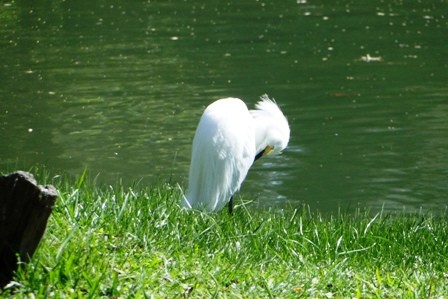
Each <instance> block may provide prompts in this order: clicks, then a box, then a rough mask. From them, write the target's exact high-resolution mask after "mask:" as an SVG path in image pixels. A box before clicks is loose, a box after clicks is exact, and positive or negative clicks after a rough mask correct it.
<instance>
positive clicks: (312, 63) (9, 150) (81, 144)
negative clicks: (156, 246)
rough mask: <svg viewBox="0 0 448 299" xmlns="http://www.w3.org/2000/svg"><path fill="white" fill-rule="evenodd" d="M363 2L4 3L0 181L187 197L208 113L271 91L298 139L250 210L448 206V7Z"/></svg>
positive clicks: (254, 189)
mask: <svg viewBox="0 0 448 299" xmlns="http://www.w3.org/2000/svg"><path fill="white" fill-rule="evenodd" d="M361 2H363V3H358V1H337V2H335V3H331V4H328V3H327V1H311V0H299V1H277V2H276V3H268V2H263V1H229V2H215V3H212V2H207V1H155V2H152V1H146V2H144V1H141V2H138V3H130V2H125V1H95V2H92V1H89V2H88V1H76V2H71V1H62V2H61V1H47V2H45V3H39V4H35V5H31V4H29V3H27V2H26V1H13V2H4V3H2V4H1V6H0V34H1V36H2V38H1V39H0V44H1V46H0V62H1V72H0V80H1V81H0V82H1V90H0V140H1V146H0V159H1V160H0V169H11V168H25V169H26V168H29V167H30V166H32V165H36V164H38V165H42V164H43V165H45V166H46V167H47V168H49V169H51V170H53V171H54V172H55V173H58V172H62V171H64V172H68V173H72V174H75V175H77V174H80V173H81V172H82V170H83V168H84V167H88V169H89V171H90V172H91V173H94V174H96V173H99V177H98V180H99V181H101V182H104V183H106V184H115V183H116V182H118V181H119V180H121V181H123V182H124V183H125V184H132V183H133V182H135V181H139V184H143V185H145V184H153V183H157V182H160V181H171V182H173V183H179V184H180V185H181V186H186V183H187V174H188V165H189V159H190V153H191V141H192V138H193V135H194V130H195V127H196V125H197V122H198V120H199V117H200V115H201V113H202V110H203V109H204V107H205V106H206V105H208V104H209V103H210V102H211V101H213V100H216V99H218V98H221V97H227V96H236V97H240V98H242V99H244V100H245V101H246V103H247V104H248V106H249V107H253V105H254V104H255V102H256V101H257V98H258V97H259V96H260V95H261V94H264V93H268V94H269V95H270V96H271V97H274V98H275V99H276V100H277V101H278V103H279V104H280V105H281V107H282V109H283V111H284V113H285V114H286V115H287V117H288V119H289V121H290V125H291V131H292V135H291V141H290V146H289V148H288V149H287V150H286V151H285V152H284V154H283V155H282V156H279V157H274V158H269V159H268V158H266V159H263V160H259V161H257V163H256V165H254V167H253V169H252V170H251V172H250V174H249V176H248V178H247V180H246V181H245V183H244V184H243V187H242V190H241V192H240V196H242V197H244V198H252V199H254V202H253V203H252V206H253V207H255V208H272V209H283V208H285V209H289V208H294V207H298V206H301V204H302V203H306V204H309V205H311V207H312V208H313V209H318V210H320V211H322V212H324V213H326V212H335V211H336V210H337V209H338V208H340V209H342V210H347V211H352V210H354V209H356V208H358V207H361V208H364V207H367V208H369V209H371V210H372V211H376V210H379V209H385V210H387V211H397V210H399V211H401V210H402V209H406V210H407V211H415V210H420V209H422V210H423V211H438V210H444V209H446V207H447V203H448V199H447V191H448V184H447V183H448V182H447V177H448V138H447V136H448V121H447V116H448V84H447V83H448V59H447V55H448V48H447V47H446V43H447V41H448V36H447V32H448V19H447V18H448V15H447V12H448V3H447V2H446V1H441V0H439V1H436V0H432V1H407V2H405V1H393V2H391V3H389V2H385V1H361Z"/></svg>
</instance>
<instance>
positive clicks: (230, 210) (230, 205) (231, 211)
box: [229, 195, 233, 215]
mask: <svg viewBox="0 0 448 299" xmlns="http://www.w3.org/2000/svg"><path fill="white" fill-rule="evenodd" d="M229 214H230V215H233V195H232V197H230V200H229Z"/></svg>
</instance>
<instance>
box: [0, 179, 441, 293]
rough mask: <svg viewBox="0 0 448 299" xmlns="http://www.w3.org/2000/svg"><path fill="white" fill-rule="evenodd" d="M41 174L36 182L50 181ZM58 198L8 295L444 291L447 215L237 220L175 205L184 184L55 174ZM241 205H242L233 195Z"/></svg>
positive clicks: (249, 213)
mask: <svg viewBox="0 0 448 299" xmlns="http://www.w3.org/2000/svg"><path fill="white" fill-rule="evenodd" d="M43 179H44V178H38V180H39V181H40V182H42V180H43ZM47 182H48V183H53V184H54V185H56V186H57V188H58V189H59V191H60V198H59V199H58V202H57V206H56V208H55V210H54V212H53V214H52V216H51V218H50V221H49V225H48V228H47V232H46V234H45V236H44V240H43V241H42V243H41V246H40V248H39V249H38V250H37V252H36V254H35V256H34V258H33V260H32V262H31V263H30V264H28V265H27V266H25V268H24V270H23V271H20V272H19V273H18V274H17V276H16V279H15V280H16V283H15V284H13V286H10V288H8V289H7V290H5V291H3V293H0V297H9V296H11V295H14V296H17V297H19V298H20V297H29V298H52V297H53V298H78V297H79V298H101V297H103V298H145V297H146V298H183V297H185V298H210V297H217V298H270V297H275V298H301V297H303V298H309V297H315V298H332V297H333V298H353V297H357V298H385V297H389V298H396V297H407V298H413V297H414V298H438V297H443V296H445V294H448V286H447V285H448V272H447V271H448V270H447V269H448V258H447V257H448V244H447V240H448V226H447V224H448V223H447V222H448V221H447V218H446V217H432V216H430V215H412V216H409V215H408V216H406V215H396V216H393V217H392V216H389V215H383V214H377V215H369V214H368V213H364V212H359V213H357V214H356V215H345V214H337V215H334V216H332V217H321V216H320V215H318V214H316V213H311V212H309V211H308V210H307V208H306V207H304V208H302V209H299V210H291V211H283V212H268V211H266V212H264V211H263V212H260V211H253V210H250V208H249V207H245V206H241V205H240V206H239V207H237V208H236V210H235V214H234V215H233V217H230V216H229V215H227V213H225V211H223V212H222V213H218V214H206V213H201V212H197V211H186V210H183V209H181V208H180V207H179V206H178V199H179V196H180V192H179V191H178V189H177V188H176V187H173V186H169V185H163V184H161V185H158V186H154V187H151V188H148V189H145V188H141V187H136V188H133V189H125V190H124V189H123V187H121V186H118V187H97V186H94V185H93V183H92V182H91V181H89V180H86V179H85V177H84V176H82V177H81V178H79V179H77V180H70V179H68V178H63V177H62V178H61V177H58V178H50V179H47ZM237 203H239V202H238V201H237Z"/></svg>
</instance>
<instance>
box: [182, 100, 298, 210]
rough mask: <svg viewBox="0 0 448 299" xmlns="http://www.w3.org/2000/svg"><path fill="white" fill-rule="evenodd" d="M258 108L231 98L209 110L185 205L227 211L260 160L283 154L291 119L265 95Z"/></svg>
mask: <svg viewBox="0 0 448 299" xmlns="http://www.w3.org/2000/svg"><path fill="white" fill-rule="evenodd" d="M255 107H256V109H255V110H251V111H249V110H248V109H247V106H246V104H244V102H243V101H241V100H240V99H237V98H225V99H220V100H217V101H215V102H213V103H212V104H210V105H209V106H208V107H207V108H206V109H205V111H204V113H203V114H202V117H201V119H200V121H199V124H198V127H197V129H196V133H195V136H194V139H193V149H192V156H191V164H190V174H189V181H188V190H187V195H186V197H184V198H183V200H182V201H183V202H182V204H183V206H185V207H188V208H194V209H200V210H206V211H219V210H221V209H222V208H223V207H224V206H225V205H226V204H227V203H229V201H230V200H231V198H232V196H233V194H234V193H235V192H237V191H238V190H239V188H240V186H241V184H242V182H243V180H244V179H245V178H246V175H247V172H248V171H249V168H250V167H251V165H252V163H253V162H254V160H256V159H257V158H259V157H261V156H262V155H264V154H269V153H274V154H278V153H280V152H281V151H282V150H283V149H284V148H285V147H286V146H287V145H288V141H289V134H290V131H289V125H288V121H287V120H286V118H285V116H284V115H283V113H282V112H281V111H280V109H279V108H278V106H277V104H276V103H275V101H273V100H270V99H269V98H268V97H267V96H266V95H264V96H262V97H261V101H259V102H258V103H257V104H256V106H255ZM231 205H232V203H231V202H230V206H229V211H231V209H232V206H231Z"/></svg>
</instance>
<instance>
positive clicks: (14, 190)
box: [0, 171, 57, 288]
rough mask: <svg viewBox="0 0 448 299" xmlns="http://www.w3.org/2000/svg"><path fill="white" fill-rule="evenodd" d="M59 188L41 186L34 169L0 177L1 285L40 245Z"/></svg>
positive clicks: (8, 279)
mask: <svg viewBox="0 0 448 299" xmlns="http://www.w3.org/2000/svg"><path fill="white" fill-rule="evenodd" d="M56 197H57V192H56V189H55V188H54V187H53V186H51V185H49V186H45V187H43V186H39V185H37V183H36V180H35V179H34V177H33V175H32V174H31V173H27V172H23V171H17V172H14V173H11V174H9V175H6V176H1V177H0V288H2V287H4V286H5V285H6V284H7V283H8V282H9V281H10V280H11V279H12V277H13V275H14V272H15V271H16V270H17V267H18V262H19V261H20V262H28V261H29V259H30V258H31V257H32V255H33V253H34V251H35V250H36V248H37V245H38V244H39V242H40V240H41V238H42V236H43V234H44V232H45V228H46V226H47V220H48V217H49V216H50V214H51V211H52V209H53V206H54V203H55V201H56Z"/></svg>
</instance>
